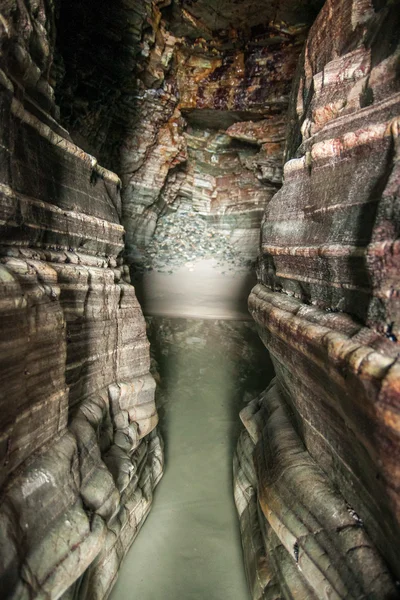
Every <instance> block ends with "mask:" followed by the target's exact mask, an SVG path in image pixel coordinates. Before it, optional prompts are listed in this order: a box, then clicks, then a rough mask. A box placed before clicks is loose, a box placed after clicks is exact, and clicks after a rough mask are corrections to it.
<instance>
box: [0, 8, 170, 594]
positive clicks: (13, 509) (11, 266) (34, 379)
mask: <svg viewBox="0 0 400 600" xmlns="http://www.w3.org/2000/svg"><path fill="white" fill-rule="evenodd" d="M36 4H37V5H35V6H34V5H33V4H32V3H27V4H26V5H24V4H23V3H18V7H17V5H16V3H13V2H9V3H6V5H5V6H4V7H2V13H1V15H0V16H1V25H2V27H3V32H2V36H1V43H2V47H1V52H2V53H1V65H0V66H1V71H0V106H1V125H2V127H1V131H2V133H1V147H0V153H1V156H0V164H1V167H0V176H1V181H0V230H1V246H0V280H1V286H0V288H1V295H0V328H1V336H0V337H1V342H0V362H1V369H0V378H1V395H0V396H1V397H0V404H1V414H2V417H1V425H0V451H1V469H0V478H1V485H2V492H1V497H0V522H1V525H0V589H1V592H0V595H1V597H2V598H21V599H22V598H39V597H46V598H60V597H61V596H63V595H64V594H65V597H66V598H72V597H74V598H93V599H94V598H96V599H99V600H100V599H101V598H104V597H105V596H107V595H108V593H109V591H110V588H111V586H112V584H113V582H114V581H115V577H116V575H117V572H118V567H119V564H120V562H121V560H122V559H123V557H124V554H125V553H126V551H127V549H128V548H129V546H130V545H131V543H132V541H133V539H134V537H135V535H136V534H137V532H138V530H139V528H140V525H141V524H142V522H143V520H144V518H145V517H146V515H147V513H148V510H149V508H150V504H151V500H152V492H153V489H154V486H155V485H156V484H157V482H158V481H159V479H160V477H161V474H162V465H163V456H162V448H161V442H160V439H159V437H158V435H157V433H156V431H155V430H154V428H155V426H156V424H157V413H156V409H155V404H154V388H155V383H154V380H153V378H152V377H151V376H150V374H149V366H150V358H149V345H148V341H147V337H146V330H145V322H144V318H143V315H142V313H141V309H140V306H139V304H138V302H137V300H136V297H135V290H134V288H133V287H132V286H131V285H130V283H129V276H128V275H127V268H126V267H125V266H124V265H123V263H122V261H121V260H120V259H119V258H118V255H119V254H120V252H121V250H122V249H123V233H124V230H123V227H122V225H121V224H120V222H121V199H120V180H119V178H118V177H117V176H116V175H115V174H114V173H111V172H110V171H107V170H105V169H103V168H102V167H100V166H99V165H98V163H97V160H96V159H95V158H93V157H92V156H90V155H88V154H86V153H85V152H84V151H83V150H81V149H80V148H79V147H77V146H76V145H75V144H74V143H72V141H71V139H70V137H69V135H68V134H67V132H66V131H65V130H64V129H63V128H62V127H61V126H60V125H59V124H58V123H57V121H56V120H55V117H56V115H57V110H56V108H55V105H54V102H53V93H52V91H51V88H50V86H49V83H48V82H49V69H50V65H51V60H52V53H53V46H54V29H53V25H54V23H53V16H54V15H53V14H52V12H51V10H50V7H49V5H48V4H47V3H36Z"/></svg>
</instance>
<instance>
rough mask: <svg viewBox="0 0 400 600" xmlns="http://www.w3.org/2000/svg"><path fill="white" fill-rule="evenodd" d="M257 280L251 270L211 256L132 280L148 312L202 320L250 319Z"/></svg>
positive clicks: (148, 313)
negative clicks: (249, 302)
mask: <svg viewBox="0 0 400 600" xmlns="http://www.w3.org/2000/svg"><path fill="white" fill-rule="evenodd" d="M255 283H256V279H255V275H254V273H251V272H249V270H247V269H244V268H239V267H234V268H232V265H218V264H217V261H215V260H211V259H208V260H199V261H196V262H194V263H188V264H187V265H186V266H184V267H181V268H180V269H178V270H176V271H174V272H173V273H168V272H166V273H160V272H157V271H151V272H146V273H145V274H144V275H143V276H142V277H141V278H140V279H138V280H137V281H135V280H133V284H134V285H135V287H136V292H137V295H138V298H139V301H140V304H141V306H142V307H143V310H144V312H145V314H146V315H163V316H168V317H193V318H203V319H209V318H212V319H249V318H250V316H249V313H248V310H247V298H248V296H249V294H250V291H251V288H252V287H253V286H254V285H255Z"/></svg>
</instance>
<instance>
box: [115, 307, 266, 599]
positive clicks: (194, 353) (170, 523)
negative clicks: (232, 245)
mask: <svg viewBox="0 0 400 600" xmlns="http://www.w3.org/2000/svg"><path fill="white" fill-rule="evenodd" d="M149 324H150V327H149V335H150V339H151V342H152V349H153V357H154V358H155V360H156V364H157V371H158V373H159V376H160V377H159V383H160V386H159V391H158V403H159V413H160V427H161V431H162V434H163V437H164V440H165V453H166V470H165V475H164V478H163V479H162V480H161V483H160V484H159V487H158V488H157V490H156V493H155V500H154V504H153V508H152V511H151V513H150V516H149V517H148V519H147V521H146V523H145V524H144V526H143V528H142V530H141V532H140V533H139V535H138V537H137V539H136V541H135V542H134V544H133V546H132V549H131V550H130V552H129V554H128V556H127V558H126V560H125V562H124V564H123V566H122V569H121V572H120V575H119V579H118V581H117V583H116V586H115V588H114V590H113V593H112V595H111V598H112V600H127V599H129V598H132V599H135V600H137V599H140V600H228V599H229V600H249V592H248V590H247V584H246V580H245V575H244V567H243V560H242V548H241V541H240V534H239V525H238V518H237V514H236V509H235V506H234V500H233V491H232V459H233V453H234V449H235V445H236V441H237V437H238V434H239V431H240V429H241V424H240V419H239V412H240V410H241V408H242V407H243V406H244V404H245V403H246V402H248V401H249V400H250V399H251V398H252V397H254V396H255V395H257V393H259V392H260V391H261V390H262V389H264V388H265V387H266V386H267V384H268V382H269V380H270V379H271V377H272V373H271V371H272V369H271V367H270V363H269V359H268V354H267V351H266V350H265V349H264V347H263V346H262V344H261V342H260V341H259V340H258V337H257V334H256V332H255V328H254V326H253V324H252V323H251V322H246V321H211V320H205V321H202V320H189V319H166V318H159V317H153V318H150V319H149Z"/></svg>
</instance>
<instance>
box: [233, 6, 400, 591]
mask: <svg viewBox="0 0 400 600" xmlns="http://www.w3.org/2000/svg"><path fill="white" fill-rule="evenodd" d="M398 61H399V12H398V6H397V7H395V6H391V5H387V6H386V5H384V4H382V5H379V6H376V5H373V4H372V3H369V2H367V3H365V2H358V1H357V0H352V1H347V0H327V2H326V4H325V5H324V7H323V9H322V11H321V13H320V14H319V16H318V18H317V20H316V21H315V23H314V25H313V27H312V28H311V31H310V33H309V36H308V39H307V42H306V45H305V49H304V52H303V56H302V58H301V60H300V64H299V69H298V74H297V77H296V80H295V83H294V89H293V94H292V100H291V107H290V110H289V115H290V120H289V131H288V141H287V159H288V160H287V162H286V164H285V167H284V185H283V187H282V189H281V190H280V191H279V192H278V193H277V194H276V195H275V196H274V197H273V198H272V200H271V201H270V203H269V204H268V207H267V210H266V213H265V217H264V220H263V225H262V245H261V255H260V262H259V273H258V276H259V283H258V285H257V286H256V287H255V288H254V289H253V291H252V293H251V296H250V299H249V307H250V311H251V314H252V315H253V317H254V319H255V321H256V323H257V325H258V328H259V332H260V336H261V338H262V340H263V341H264V343H265V345H266V346H267V348H268V350H269V351H270V354H271V357H272V360H273V362H274V366H275V370H276V374H277V379H276V382H275V384H274V385H273V386H272V387H271V388H270V389H269V390H268V391H267V392H266V393H265V394H264V395H262V396H261V397H260V398H259V399H257V400H256V401H254V403H253V404H252V405H250V406H249V408H248V409H247V410H246V411H244V412H243V414H242V419H243V422H244V424H245V425H246V429H247V432H246V433H243V435H242V438H241V441H240V446H239V452H238V459H237V463H236V471H237V474H238V475H237V490H236V495H237V502H238V507H239V512H240V513H241V521H242V527H243V530H244V536H245V538H244V539H245V547H246V548H247V549H248V550H247V563H248V570H249V578H250V580H251V581H252V582H253V596H254V597H257V598H270V597H271V598H275V597H281V594H282V593H283V592H282V590H283V589H289V590H291V593H292V594H293V596H294V597H296V598H303V597H304V598H311V597H315V598H320V597H322V596H321V594H322V595H323V597H331V596H333V597H345V596H346V597H347V596H349V597H368V598H386V597H390V598H391V597H397V594H398V591H396V589H395V588H394V585H393V582H391V579H390V577H389V576H388V570H387V568H386V567H384V565H383V563H382V562H381V559H380V558H379V557H378V554H377V551H376V550H378V551H379V553H380V554H381V556H382V557H384V559H385V560H386V561H387V565H388V567H389V569H390V570H391V571H392V573H393V574H395V576H397V577H398V574H399V569H400V565H399V556H398V552H397V548H398V535H399V533H398V532H399V516H400V515H399V479H398V448H399V430H398V411H399V387H398V386H399V373H400V371H399V345H398V342H397V336H398V334H399V330H398V319H399V287H398V273H399V261H398V223H399V219H398V207H399V187H398V185H399V170H398V159H397V149H398V118H399V117H398V115H399V77H398ZM253 460H254V464H253ZM255 490H257V491H255ZM346 503H347V504H346ZM257 523H258V524H259V525H258V527H259V530H258V531H259V537H258V538H257V539H256V542H255V543H254V544H253V548H252V549H250V544H249V540H248V536H249V535H250V534H249V532H250V530H251V528H255V527H257V525H256V524H257ZM374 546H375V549H374ZM257 572H258V574H259V576H260V577H259V578H257V575H256V573H257ZM260 581H261V583H260Z"/></svg>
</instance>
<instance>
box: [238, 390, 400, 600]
mask: <svg viewBox="0 0 400 600" xmlns="http://www.w3.org/2000/svg"><path fill="white" fill-rule="evenodd" d="M241 417H242V421H243V423H244V425H245V427H246V430H247V431H246V432H243V433H242V437H241V440H240V443H239V446H238V452H237V457H236V481H237V483H236V501H237V506H238V509H239V514H240V520H241V526H242V531H243V542H244V547H245V553H246V556H247V559H248V560H249V564H248V572H249V575H250V578H251V579H250V580H251V581H252V583H253V585H252V596H253V598H265V599H267V598H268V599H269V598H281V597H286V596H287V595H290V597H294V598H304V599H306V598H307V599H308V598H316V599H317V598H365V597H367V598H376V599H378V598H395V597H396V596H397V592H396V588H395V585H394V582H393V581H392V578H391V576H390V573H389V571H388V569H387V567H386V566H385V565H384V563H383V561H382V559H381V557H380V556H379V554H378V553H377V551H376V549H375V548H374V545H373V543H372V542H371V540H370V539H369V537H368V535H367V533H366V531H365V529H364V525H363V523H362V521H361V519H360V518H359V517H358V515H357V513H356V512H355V511H354V509H353V508H352V507H351V506H350V505H349V504H348V503H347V502H346V501H345V499H344V498H343V496H342V495H341V494H340V493H339V492H338V491H337V489H335V487H334V486H333V485H332V483H331V482H330V481H329V478H328V476H327V475H326V474H325V473H324V472H323V471H322V469H321V468H320V467H319V466H318V465H317V463H316V462H315V461H314V460H313V459H312V458H311V456H310V455H309V453H308V452H307V450H306V448H305V447H304V445H303V444H302V442H301V440H300V438H299V436H298V434H297V433H296V431H295V429H294V427H293V424H292V423H291V421H290V419H289V417H288V412H287V406H286V403H285V401H284V399H283V398H282V396H281V394H280V390H279V387H278V386H277V384H276V383H272V384H271V386H270V387H269V388H268V390H267V391H266V392H265V393H264V394H262V395H261V396H260V397H259V398H257V399H256V400H254V401H253V402H251V403H250V404H249V405H248V407H246V408H245V409H244V410H243V411H242V413H241ZM252 459H254V463H255V466H254V465H253V464H252ZM257 504H258V510H257V509H256V508H255V505H257ZM254 530H255V531H256V536H255V535H254ZM260 534H261V537H262V541H263V543H262V544H260Z"/></svg>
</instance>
